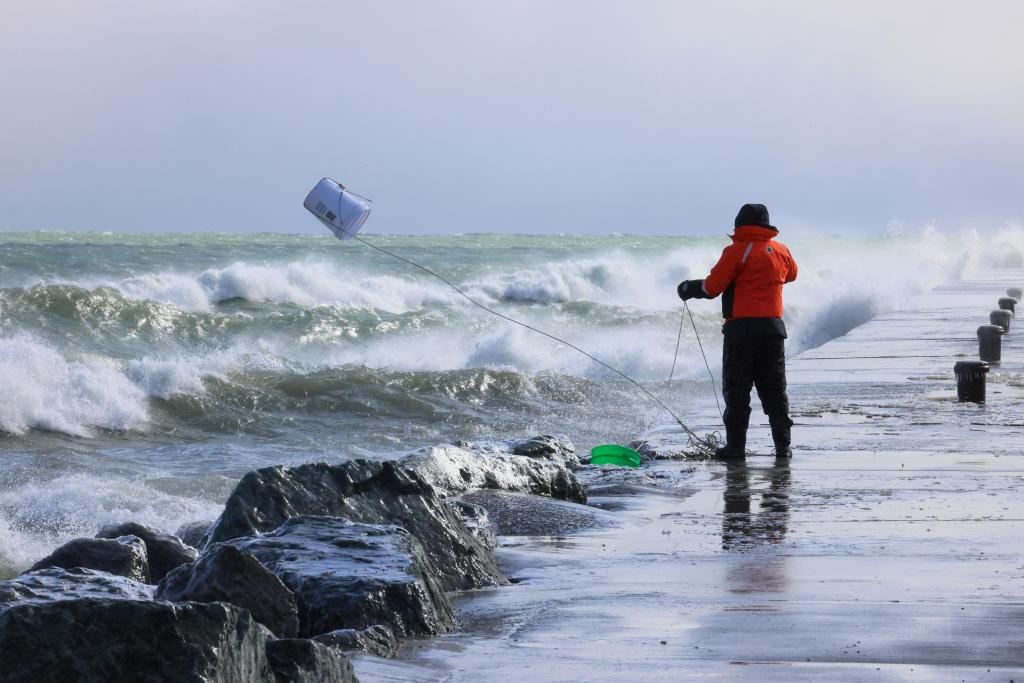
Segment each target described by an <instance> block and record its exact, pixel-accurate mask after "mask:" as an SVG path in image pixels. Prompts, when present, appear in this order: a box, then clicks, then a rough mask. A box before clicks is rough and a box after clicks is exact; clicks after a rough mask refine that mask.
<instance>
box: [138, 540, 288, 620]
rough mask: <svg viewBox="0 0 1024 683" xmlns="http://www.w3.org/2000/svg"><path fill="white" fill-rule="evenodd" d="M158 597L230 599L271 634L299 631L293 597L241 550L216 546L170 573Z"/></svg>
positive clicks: (271, 574)
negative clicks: (247, 611)
mask: <svg viewBox="0 0 1024 683" xmlns="http://www.w3.org/2000/svg"><path fill="white" fill-rule="evenodd" d="M155 597H156V599H157V600H170V601H171V602H187V601H196V602H230V603H231V604H232V605H237V606H239V607H244V608H245V609H247V610H249V612H250V613H251V614H252V616H253V618H254V619H255V620H256V621H258V622H259V623H261V624H263V625H264V626H266V627H267V628H269V629H270V630H271V631H273V632H274V635H276V636H278V637H281V638H293V637H295V636H296V635H298V632H299V611H298V607H297V606H296V604H295V596H294V595H292V592H291V590H290V589H289V588H288V587H287V586H285V585H284V584H283V583H281V579H279V578H277V575H275V574H274V573H273V572H271V571H270V570H269V569H267V568H266V567H264V566H263V564H262V563H261V562H260V561H259V560H257V559H256V558H255V557H253V556H252V555H251V554H249V553H247V552H245V551H244V550H239V549H238V548H236V547H234V546H231V545H217V546H214V547H213V548H211V549H210V550H208V551H207V552H205V553H203V555H202V557H200V558H199V559H198V560H196V561H195V562H194V563H191V564H186V565H182V566H180V567H178V568H177V569H175V570H174V571H172V572H171V573H169V574H168V575H167V576H166V577H164V580H163V581H161V582H160V585H159V586H158V587H157V589H156V595H155Z"/></svg>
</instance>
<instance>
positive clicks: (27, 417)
mask: <svg viewBox="0 0 1024 683" xmlns="http://www.w3.org/2000/svg"><path fill="white" fill-rule="evenodd" d="M146 419H147V409H146V404H145V392H143V391H142V390H141V389H140V388H139V387H137V386H136V385H135V384H133V383H132V382H131V381H130V380H129V379H128V378H127V377H125V376H124V374H123V373H121V372H120V370H119V369H118V368H117V366H116V365H115V364H114V363H113V362H112V361H110V360H108V359H105V358H97V357H83V358H81V359H77V360H67V359H65V358H64V356H62V355H61V354H60V353H59V352H58V351H57V350H56V349H54V348H53V347H51V346H49V345H47V344H45V343H43V342H41V341H39V340H38V339H36V338H34V337H32V336H30V335H25V334H18V335H15V336H13V337H8V338H0V430H3V431H5V432H8V433H12V434H23V433H25V432H26V431H28V430H30V429H45V430H51V431H59V432H64V433H65V434H72V435H75V436H88V435H89V434H90V433H91V430H92V429H93V428H97V427H98V428H104V429H114V430H127V429H132V428H134V427H137V426H139V425H141V424H142V423H144V422H145V421H146Z"/></svg>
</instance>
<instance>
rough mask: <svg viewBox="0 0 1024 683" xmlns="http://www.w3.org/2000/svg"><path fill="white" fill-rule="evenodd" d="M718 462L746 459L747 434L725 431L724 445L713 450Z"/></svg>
mask: <svg viewBox="0 0 1024 683" xmlns="http://www.w3.org/2000/svg"><path fill="white" fill-rule="evenodd" d="M715 457H716V458H718V459H719V460H737V459H740V458H746V457H747V433H746V432H739V431H732V430H726V432H725V445H724V446H722V447H720V448H716V449H715Z"/></svg>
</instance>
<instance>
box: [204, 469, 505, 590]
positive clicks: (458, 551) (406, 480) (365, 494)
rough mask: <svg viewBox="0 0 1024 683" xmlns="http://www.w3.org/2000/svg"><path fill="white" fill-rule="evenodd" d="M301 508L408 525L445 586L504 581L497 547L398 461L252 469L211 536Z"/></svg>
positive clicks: (247, 530) (281, 518)
mask: <svg viewBox="0 0 1024 683" xmlns="http://www.w3.org/2000/svg"><path fill="white" fill-rule="evenodd" d="M297 515H327V516H332V517H345V518H348V519H351V520H352V521H355V522H362V523H365V524H393V525H396V526H400V527H403V528H405V529H407V530H408V531H409V532H410V533H411V534H412V535H413V536H414V537H415V538H416V540H417V541H418V542H419V544H420V545H421V546H422V547H423V550H424V552H425V553H426V556H427V560H428V562H429V565H430V566H431V567H433V568H434V570H435V571H436V572H437V574H438V575H439V576H440V579H441V586H442V588H443V589H444V590H462V589H468V588H478V587H481V586H488V585H495V584H500V583H503V582H504V577H502V575H501V571H500V570H499V569H498V565H497V562H496V561H495V559H494V557H493V555H491V553H490V551H489V550H488V548H487V547H486V545H485V544H484V543H482V542H481V541H480V540H479V539H478V538H477V537H476V536H475V535H474V534H473V533H472V532H471V531H470V530H469V528H468V527H467V526H466V524H465V523H464V522H463V521H462V517H461V516H460V514H459V513H458V511H457V510H456V509H455V507H454V506H453V505H451V504H450V503H449V502H447V501H445V500H444V499H442V498H441V497H440V495H438V493H437V491H436V490H435V489H434V487H433V486H431V485H430V483H429V481H427V480H426V479H424V477H423V476H422V475H421V474H420V473H419V472H417V471H416V470H413V469H409V468H407V467H402V466H401V465H400V464H399V463H397V462H394V461H386V462H378V461H371V460H351V461H349V462H345V463H342V464H340V465H333V466H332V465H328V464H326V463H311V464H307V465H300V466H298V467H284V466H281V465H278V466H275V467H265V468H262V469H259V470H256V471H253V472H249V473H248V474H246V475H245V476H244V477H242V480H241V481H239V482H238V485H237V486H235V490H234V491H233V492H232V493H231V496H230V497H228V500H227V503H225V505H224V512H223V513H222V514H221V516H220V518H218V520H217V522H216V523H215V524H214V526H213V527H212V528H211V529H210V532H209V534H208V538H207V541H206V542H207V543H216V542H220V541H227V540H230V539H233V538H239V537H241V536H252V535H255V534H257V533H260V532H264V531H270V530H272V529H276V528H277V527H279V526H281V525H282V524H284V522H285V521H286V520H288V519H289V518H290V517H295V516H297ZM285 583H287V581H285Z"/></svg>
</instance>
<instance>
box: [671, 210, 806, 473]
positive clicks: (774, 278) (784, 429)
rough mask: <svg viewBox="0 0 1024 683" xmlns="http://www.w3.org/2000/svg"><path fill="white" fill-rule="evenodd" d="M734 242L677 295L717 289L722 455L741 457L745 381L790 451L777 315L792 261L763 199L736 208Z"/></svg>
mask: <svg viewBox="0 0 1024 683" xmlns="http://www.w3.org/2000/svg"><path fill="white" fill-rule="evenodd" d="M735 227H736V231H735V233H734V234H733V235H732V244H730V245H729V246H728V247H726V248H725V250H724V251H723V252H722V257H721V258H720V259H718V263H716V264H715V266H714V268H712V269H711V274H710V275H708V276H707V277H706V278H705V279H703V280H684V281H683V282H681V283H679V287H678V289H677V291H678V293H679V298H680V299H682V300H683V301H686V300H688V299H713V298H715V297H716V296H718V295H719V294H721V295H722V317H724V318H725V324H724V325H723V326H722V333H723V334H724V335H725V339H724V343H723V346H722V396H723V397H724V398H725V413H724V414H723V415H722V420H723V421H724V422H725V442H726V443H725V446H723V447H722V448H719V449H718V450H717V451H716V455H717V456H718V457H721V458H742V457H745V456H746V446H747V425H748V423H749V422H750V388H751V386H754V387H757V395H758V397H759V398H760V399H761V407H762V408H763V409H764V412H765V414H766V415H767V416H768V422H769V424H770V425H771V428H772V440H773V441H774V442H775V453H776V455H777V456H778V457H781V458H789V457H792V455H793V451H792V449H791V448H790V430H791V428H792V426H793V421H792V420H790V419H789V397H788V396H787V395H786V349H785V339H786V325H785V323H783V322H782V286H783V285H784V284H786V283H789V282H792V281H793V280H795V279H796V261H794V260H793V257H792V256H791V255H790V253H789V249H788V248H786V245H784V244H782V243H781V242H776V241H775V237H776V236H777V235H778V234H779V231H778V228H775V227H774V226H772V225H771V223H769V219H768V209H767V208H765V206H764V205H763V204H744V205H743V207H742V208H741V209H740V212H739V213H738V214H737V215H736V222H735Z"/></svg>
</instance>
